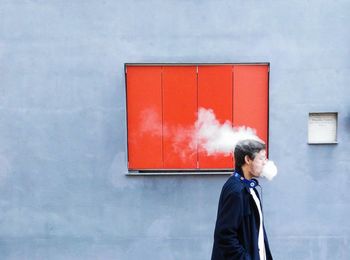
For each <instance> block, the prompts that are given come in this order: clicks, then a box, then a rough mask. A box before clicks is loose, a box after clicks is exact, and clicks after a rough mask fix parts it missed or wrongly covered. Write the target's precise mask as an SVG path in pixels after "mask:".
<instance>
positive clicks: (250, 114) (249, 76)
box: [233, 65, 268, 144]
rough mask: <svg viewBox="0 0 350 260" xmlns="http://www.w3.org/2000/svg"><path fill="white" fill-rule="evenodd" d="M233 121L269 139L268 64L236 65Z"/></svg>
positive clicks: (266, 139) (236, 124)
mask: <svg viewBox="0 0 350 260" xmlns="http://www.w3.org/2000/svg"><path fill="white" fill-rule="evenodd" d="M233 77H234V85H233V86H234V87H233V89H234V93H233V98H234V101H233V111H234V112H233V122H234V125H235V126H241V125H244V126H248V127H251V128H254V129H256V131H257V135H258V136H259V137H260V138H261V139H262V140H264V141H265V142H266V144H267V141H268V65H254V66H253V65H235V66H234V75H233Z"/></svg>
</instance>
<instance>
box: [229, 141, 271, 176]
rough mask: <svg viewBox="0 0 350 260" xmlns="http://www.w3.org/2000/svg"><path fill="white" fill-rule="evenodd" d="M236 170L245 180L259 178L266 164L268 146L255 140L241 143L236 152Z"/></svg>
mask: <svg viewBox="0 0 350 260" xmlns="http://www.w3.org/2000/svg"><path fill="white" fill-rule="evenodd" d="M234 158H235V168H236V170H237V171H239V172H241V173H243V174H244V177H245V178H248V179H250V178H252V177H259V176H260V174H261V172H262V169H263V167H264V165H265V163H266V146H265V144H264V143H263V142H261V141H257V140H254V139H247V140H243V141H239V142H238V143H237V145H236V147H235V151H234Z"/></svg>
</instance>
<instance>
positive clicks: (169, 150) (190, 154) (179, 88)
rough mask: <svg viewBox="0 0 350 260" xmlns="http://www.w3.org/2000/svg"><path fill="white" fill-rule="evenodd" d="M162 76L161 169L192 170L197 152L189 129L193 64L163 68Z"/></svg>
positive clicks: (192, 118)
mask: <svg viewBox="0 0 350 260" xmlns="http://www.w3.org/2000/svg"><path fill="white" fill-rule="evenodd" d="M162 75H163V79H162V82H163V84H162V85H163V127H164V131H163V151H164V168H167V169H195V168H197V153H196V151H193V150H191V149H190V148H189V142H190V140H191V136H190V135H189V131H188V130H189V129H191V127H192V126H193V125H194V123H195V121H196V112H197V73H196V67H194V66H182V67H181V66H177V67H163V74H162Z"/></svg>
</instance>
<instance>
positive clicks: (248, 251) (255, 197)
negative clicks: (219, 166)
mask: <svg viewBox="0 0 350 260" xmlns="http://www.w3.org/2000/svg"><path fill="white" fill-rule="evenodd" d="M234 159H235V171H234V173H233V175H232V176H230V178H229V179H228V180H227V181H226V183H225V184H224V186H223V188H222V191H221V194H220V199H219V206H218V212H217V219H216V225H215V231H214V245H213V251H212V256H211V259H212V260H224V259H225V260H236V259H237V260H248V259H249V260H270V259H272V255H271V251H270V248H269V243H268V240H267V236H266V232H265V228H264V225H263V220H264V219H263V213H262V206H261V203H260V197H259V194H258V192H257V189H256V186H258V185H259V183H258V182H257V180H255V179H253V178H254V177H259V176H260V174H261V172H262V170H263V167H264V165H265V163H266V161H267V159H266V146H265V144H264V143H263V142H262V141H257V140H254V139H252V140H250V139H249V140H243V141H240V142H238V143H237V145H236V147H235V150H234Z"/></svg>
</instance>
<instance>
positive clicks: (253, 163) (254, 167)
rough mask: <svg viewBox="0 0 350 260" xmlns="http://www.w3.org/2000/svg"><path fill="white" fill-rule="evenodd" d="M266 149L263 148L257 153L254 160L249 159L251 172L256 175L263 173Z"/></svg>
mask: <svg viewBox="0 0 350 260" xmlns="http://www.w3.org/2000/svg"><path fill="white" fill-rule="evenodd" d="M266 162H267V159H266V151H265V150H261V151H260V152H259V153H257V154H256V156H255V158H254V160H249V166H250V167H249V172H250V174H251V175H252V176H254V177H259V176H260V175H261V173H262V170H263V168H264V165H265V164H266Z"/></svg>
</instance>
